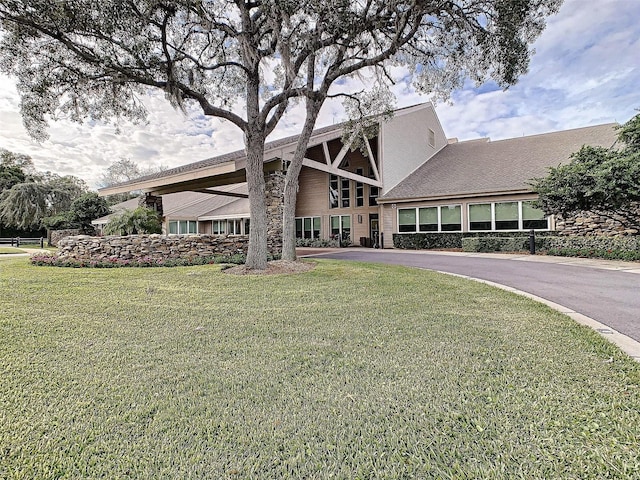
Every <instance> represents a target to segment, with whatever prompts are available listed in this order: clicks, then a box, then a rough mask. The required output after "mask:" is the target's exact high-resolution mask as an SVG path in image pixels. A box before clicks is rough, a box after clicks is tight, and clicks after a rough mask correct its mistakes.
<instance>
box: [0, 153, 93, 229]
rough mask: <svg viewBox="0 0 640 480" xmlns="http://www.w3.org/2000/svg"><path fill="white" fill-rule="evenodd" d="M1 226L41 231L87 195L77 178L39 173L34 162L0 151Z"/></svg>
mask: <svg viewBox="0 0 640 480" xmlns="http://www.w3.org/2000/svg"><path fill="white" fill-rule="evenodd" d="M0 161H1V163H0V186H2V188H1V189H0V224H2V225H3V226H6V227H14V228H17V229H19V230H40V229H42V228H43V226H44V219H45V217H48V216H53V215H58V214H60V213H62V212H64V211H65V210H68V209H69V208H70V206H71V204H72V202H73V201H74V200H75V199H76V198H77V197H78V196H80V195H81V194H82V193H84V192H86V190H87V185H86V184H85V183H84V181H82V180H80V179H79V178H77V177H74V176H71V175H67V176H60V175H57V174H54V173H51V172H44V173H42V172H37V171H36V170H35V169H34V168H33V163H32V161H31V158H30V157H28V156H26V155H20V154H14V153H12V152H9V151H7V150H2V151H0Z"/></svg>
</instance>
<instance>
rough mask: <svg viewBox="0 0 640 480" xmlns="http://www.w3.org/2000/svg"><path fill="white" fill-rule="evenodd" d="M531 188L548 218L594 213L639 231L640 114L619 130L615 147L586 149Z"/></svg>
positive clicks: (553, 169) (582, 149) (586, 147)
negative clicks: (614, 217)
mask: <svg viewBox="0 0 640 480" xmlns="http://www.w3.org/2000/svg"><path fill="white" fill-rule="evenodd" d="M532 185H533V190H534V191H535V192H536V193H538V195H539V200H538V203H539V205H540V207H541V208H542V209H543V210H544V211H545V213H547V214H548V215H551V214H555V215H561V216H563V217H566V216H568V215H572V214H575V213H577V212H580V211H592V212H595V213H599V214H600V215H602V216H607V217H612V216H616V217H617V219H618V220H622V222H623V223H624V224H625V225H626V226H628V227H634V228H636V229H639V230H640V228H639V227H640V206H639V204H638V202H640V115H636V116H635V117H633V118H632V119H631V120H629V121H628V122H627V123H625V124H624V125H621V126H620V127H618V142H617V143H616V145H614V146H612V147H611V148H603V147H591V146H583V147H582V148H581V149H580V150H579V151H577V152H575V153H574V154H572V155H571V159H570V161H569V163H567V164H564V165H559V166H558V167H552V168H550V169H549V175H548V176H547V177H545V178H540V179H536V180H535V181H534V183H533V184H532Z"/></svg>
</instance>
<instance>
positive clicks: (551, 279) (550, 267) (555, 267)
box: [309, 249, 640, 341]
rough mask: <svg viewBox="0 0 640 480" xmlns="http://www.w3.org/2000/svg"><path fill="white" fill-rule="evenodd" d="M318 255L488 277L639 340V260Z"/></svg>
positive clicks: (364, 253)
mask: <svg viewBox="0 0 640 480" xmlns="http://www.w3.org/2000/svg"><path fill="white" fill-rule="evenodd" d="M309 253H311V252H309ZM322 258H335V259H340V260H357V261H363V262H376V263H389V264H395V265H407V266H411V267H418V268H425V269H429V270H437V271H442V272H449V273H456V274H459V275H467V276H470V277H473V278H479V279H483V280H489V281H492V282H496V283H500V284H502V285H507V286H510V287H513V288H516V289H518V290H522V291H524V292H528V293H531V294H533V295H537V296H539V297H542V298H544V299H547V300H551V301H552V302H555V303H557V304H560V305H563V306H565V307H568V308H570V309H572V310H574V311H576V312H579V313H581V314H583V315H586V316H588V317H590V318H593V319H595V320H597V321H599V322H601V323H603V324H605V325H608V326H609V327H611V328H613V329H615V330H617V331H618V332H620V333H623V334H625V335H627V336H629V337H631V338H633V339H635V340H637V341H640V264H637V263H627V264H622V263H621V262H604V261H593V260H587V261H580V260H578V259H567V258H562V257H532V256H528V255H467V254H453V253H436V252H416V251H398V250H393V251H390V250H371V249H344V250H339V251H334V252H331V253H327V254H323V255H322ZM625 265H627V267H626V268H625Z"/></svg>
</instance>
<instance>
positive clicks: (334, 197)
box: [329, 175, 340, 208]
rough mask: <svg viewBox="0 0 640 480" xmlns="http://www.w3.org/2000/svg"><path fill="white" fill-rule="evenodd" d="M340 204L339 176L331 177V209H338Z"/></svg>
mask: <svg viewBox="0 0 640 480" xmlns="http://www.w3.org/2000/svg"><path fill="white" fill-rule="evenodd" d="M339 204H340V193H339V192H338V176H337V175H331V176H330V177H329V208H338V205H339Z"/></svg>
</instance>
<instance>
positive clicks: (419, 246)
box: [393, 232, 557, 250]
mask: <svg viewBox="0 0 640 480" xmlns="http://www.w3.org/2000/svg"><path fill="white" fill-rule="evenodd" d="M544 235H545V236H549V235H557V233H556V232H544ZM514 236H517V237H523V238H529V234H528V232H519V233H514V232H464V233H463V232H443V233H394V234H393V246H394V247H395V248H402V249H405V250H428V249H434V248H435V249H444V248H462V239H463V238H483V237H492V238H495V237H500V238H502V237H508V238H511V237H514ZM527 245H528V244H527ZM526 249H527V250H529V247H528V246H527V248H526Z"/></svg>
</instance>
